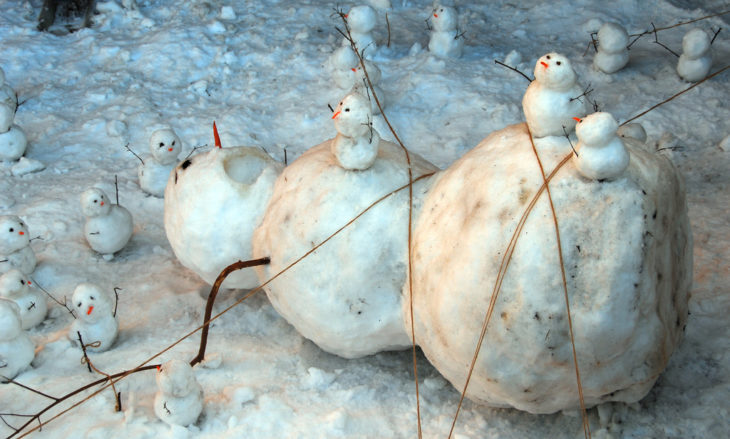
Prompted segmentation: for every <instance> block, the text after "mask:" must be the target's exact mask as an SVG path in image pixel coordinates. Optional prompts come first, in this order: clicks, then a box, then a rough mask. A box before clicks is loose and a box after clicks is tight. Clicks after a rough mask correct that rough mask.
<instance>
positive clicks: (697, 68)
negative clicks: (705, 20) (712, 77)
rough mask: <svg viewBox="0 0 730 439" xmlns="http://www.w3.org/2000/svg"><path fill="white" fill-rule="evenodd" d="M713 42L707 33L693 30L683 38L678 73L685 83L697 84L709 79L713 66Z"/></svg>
mask: <svg viewBox="0 0 730 439" xmlns="http://www.w3.org/2000/svg"><path fill="white" fill-rule="evenodd" d="M710 46H711V42H710V37H709V35H707V32H705V31H703V30H702V29H692V30H691V31H689V32H687V33H686V34H685V35H684V38H682V55H680V57H679V61H678V62H677V73H679V76H681V77H682V79H684V80H685V81H688V82H697V81H699V80H701V79H704V78H705V77H707V74H708V73H709V72H710V67H711V66H712V51H711V50H710Z"/></svg>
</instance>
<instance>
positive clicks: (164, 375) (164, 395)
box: [155, 360, 203, 427]
mask: <svg viewBox="0 0 730 439" xmlns="http://www.w3.org/2000/svg"><path fill="white" fill-rule="evenodd" d="M157 388H158V391H157V394H156V395H155V414H156V415H157V417H158V418H160V419H161V420H162V421H164V422H166V423H168V424H170V425H181V426H183V427H186V426H188V425H190V424H193V423H195V421H197V420H198V417H199V416H200V412H201V411H202V410H203V388H202V387H201V386H200V384H199V383H198V381H197V380H196V379H195V373H194V372H193V368H192V366H190V364H188V363H186V362H184V361H181V360H170V361H168V362H166V363H165V364H163V365H162V366H160V367H159V372H158V373H157Z"/></svg>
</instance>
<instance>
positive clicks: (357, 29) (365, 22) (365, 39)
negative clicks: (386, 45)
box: [342, 5, 378, 58]
mask: <svg viewBox="0 0 730 439" xmlns="http://www.w3.org/2000/svg"><path fill="white" fill-rule="evenodd" d="M345 18H346V19H347V26H348V27H349V28H350V36H351V37H352V40H353V41H354V42H355V46H356V47H357V50H359V51H360V53H361V54H362V56H364V57H367V58H369V57H370V56H371V55H372V54H373V53H375V51H376V50H377V49H378V45H377V44H375V39H374V38H373V34H372V31H373V29H374V28H375V24H376V22H377V20H376V15H375V9H373V8H372V7H371V6H368V5H361V6H355V7H353V8H352V9H350V12H348V13H347V15H345ZM342 45H343V46H349V45H350V41H348V40H347V38H344V39H343V40H342Z"/></svg>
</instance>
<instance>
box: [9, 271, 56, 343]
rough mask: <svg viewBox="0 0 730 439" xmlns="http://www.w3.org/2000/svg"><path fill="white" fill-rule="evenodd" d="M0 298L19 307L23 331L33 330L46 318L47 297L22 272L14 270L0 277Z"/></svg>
mask: <svg viewBox="0 0 730 439" xmlns="http://www.w3.org/2000/svg"><path fill="white" fill-rule="evenodd" d="M0 296H2V297H4V298H6V299H9V300H12V301H13V302H15V303H16V304H17V305H18V307H19V308H20V319H21V321H22V327H23V329H30V328H33V327H35V326H36V325H38V324H39V323H40V322H42V321H43V320H44V319H45V318H46V314H47V313H48V306H47V305H46V297H45V296H44V295H43V293H41V292H40V291H38V290H37V289H36V288H34V287H32V286H31V281H30V280H29V279H28V278H27V277H26V276H25V275H24V274H23V273H22V272H21V271H20V270H16V269H12V270H10V271H8V272H7V273H5V274H3V275H2V276H0Z"/></svg>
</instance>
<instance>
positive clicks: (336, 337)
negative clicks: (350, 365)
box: [253, 140, 435, 358]
mask: <svg viewBox="0 0 730 439" xmlns="http://www.w3.org/2000/svg"><path fill="white" fill-rule="evenodd" d="M331 142H332V141H331V140H329V141H326V142H324V143H322V144H320V145H318V146H316V147H314V148H312V149H310V150H309V151H307V152H306V153H305V154H303V155H302V156H301V157H300V158H299V159H297V160H296V161H295V162H294V163H292V164H291V165H289V167H287V168H286V169H285V170H284V172H283V173H282V174H281V176H280V177H279V179H278V180H277V182H276V186H275V187H274V195H273V196H272V198H271V203H270V204H269V207H268V208H267V212H266V216H265V217H264V219H263V221H262V222H261V226H260V227H259V228H258V229H257V230H256V232H255V233H254V247H253V248H254V254H255V255H256V256H257V257H260V256H270V257H271V264H270V265H267V266H263V267H258V268H257V270H258V273H259V276H260V279H261V281H262V282H263V281H265V280H268V279H269V278H271V277H272V276H273V275H274V274H276V273H278V272H279V271H281V270H283V269H284V268H286V267H287V266H288V265H289V264H291V263H292V262H294V261H296V260H297V259H298V258H299V257H301V256H303V255H304V254H305V253H307V252H308V251H309V250H311V249H312V248H313V247H314V246H315V245H317V244H319V243H321V242H323V241H324V240H325V239H326V238H327V237H328V236H330V235H331V234H333V233H335V232H336V231H337V230H338V229H339V228H340V227H342V226H344V225H345V224H347V222H348V221H350V220H351V219H352V218H353V217H355V216H356V215H357V214H358V213H360V212H361V211H363V210H364V209H365V208H367V207H368V206H369V205H370V204H372V203H373V202H375V201H376V200H378V199H379V198H381V197H383V196H384V195H386V194H388V193H390V192H392V191H393V190H395V189H397V188H399V187H401V186H403V185H405V184H407V183H408V170H407V165H406V159H405V155H404V152H403V150H402V149H401V148H400V147H399V146H397V145H394V144H393V143H390V142H386V141H381V142H380V145H379V151H378V156H377V159H376V160H375V163H374V164H373V165H372V166H371V167H370V168H368V169H366V170H363V171H353V170H345V169H343V168H342V167H340V166H339V164H338V162H337V160H336V158H335V156H334V155H333V154H332V153H331V151H330V143H331ZM411 160H412V163H413V176H414V178H417V177H418V176H420V175H423V174H425V173H428V172H431V171H433V170H435V168H434V167H433V166H432V165H431V164H429V163H427V162H426V161H425V160H423V159H421V158H419V157H418V156H416V155H415V154H413V153H411ZM428 184H429V183H428V179H427V180H425V181H419V182H417V183H416V184H415V185H414V194H413V195H414V213H415V212H417V211H418V208H419V207H420V200H421V199H422V197H423V195H424V193H425V191H426V190H427V187H428ZM407 243H408V189H407V188H406V189H404V190H401V191H400V192H398V193H397V194H395V195H393V196H391V197H389V198H387V199H385V200H383V201H382V202H381V203H379V204H378V205H376V206H375V207H373V208H372V209H370V210H369V211H368V212H367V213H365V214H364V215H363V216H362V217H360V218H359V219H358V220H357V221H356V222H355V223H354V224H352V225H351V226H350V227H348V228H347V229H345V230H344V231H343V232H342V233H340V234H338V235H337V236H335V237H334V238H332V240H330V241H328V242H327V243H326V244H325V245H323V246H322V247H320V248H319V249H318V250H317V251H316V252H314V253H313V254H311V255H309V256H308V257H307V258H305V259H304V260H302V261H301V262H300V263H298V264H297V265H295V266H294V267H293V268H292V269H291V270H289V271H287V272H286V273H285V274H283V275H282V276H280V277H278V278H277V279H276V280H274V281H273V282H272V283H271V284H269V285H268V286H267V287H266V288H265V289H266V293H267V294H268V296H269V299H270V300H271V303H272V305H273V306H274V308H276V310H277V311H279V313H280V314H281V315H282V316H284V318H286V319H287V320H288V321H289V323H291V324H292V325H294V327H296V328H297V330H298V331H299V332H300V333H301V334H302V335H304V336H305V337H307V338H309V339H310V340H312V341H314V342H315V343H317V344H318V345H319V346H320V347H321V348H322V349H324V350H326V351H328V352H331V353H334V354H337V355H340V356H343V357H347V358H355V357H360V356H363V355H369V354H373V353H375V352H378V351H382V350H390V349H400V348H404V347H407V346H409V345H410V337H409V336H408V335H407V334H408V333H407V332H406V330H405V328H404V326H403V321H402V318H401V315H400V306H401V303H400V302H401V289H402V288H403V284H404V282H405V279H406V267H407V264H408V244H407Z"/></svg>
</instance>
